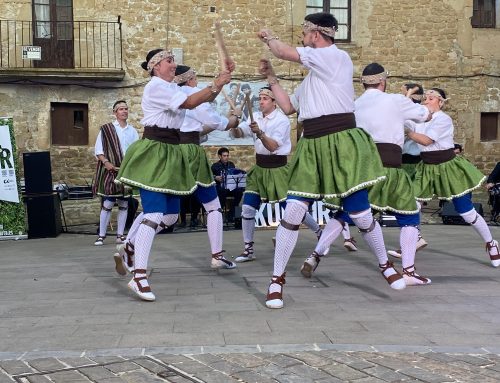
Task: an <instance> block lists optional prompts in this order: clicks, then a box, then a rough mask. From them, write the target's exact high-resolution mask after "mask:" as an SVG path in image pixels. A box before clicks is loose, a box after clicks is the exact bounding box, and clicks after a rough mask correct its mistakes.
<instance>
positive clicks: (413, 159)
mask: <svg viewBox="0 0 500 383" xmlns="http://www.w3.org/2000/svg"><path fill="white" fill-rule="evenodd" d="M420 161H422V157H420V155H418V156H414V155H413V154H408V153H403V164H418V163H419V162H420Z"/></svg>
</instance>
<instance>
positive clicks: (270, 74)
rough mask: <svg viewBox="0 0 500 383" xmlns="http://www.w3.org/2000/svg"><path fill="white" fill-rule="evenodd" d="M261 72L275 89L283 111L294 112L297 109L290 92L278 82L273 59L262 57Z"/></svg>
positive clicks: (273, 89)
mask: <svg viewBox="0 0 500 383" xmlns="http://www.w3.org/2000/svg"><path fill="white" fill-rule="evenodd" d="M259 73H260V74H262V75H263V76H265V77H266V78H267V82H268V83H269V86H270V87H271V90H272V91H273V94H274V97H275V98H276V103H277V104H278V106H279V107H280V108H281V110H282V111H283V113H285V114H287V115H288V114H292V113H295V112H296V110H295V108H294V107H293V105H292V103H291V102H290V97H289V96H288V93H287V92H286V91H285V90H284V89H283V88H282V87H281V85H280V84H279V82H278V78H277V77H276V74H275V73H274V69H273V67H272V65H271V61H269V60H268V59H260V61H259Z"/></svg>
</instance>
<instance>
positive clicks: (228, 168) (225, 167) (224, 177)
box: [212, 148, 245, 222]
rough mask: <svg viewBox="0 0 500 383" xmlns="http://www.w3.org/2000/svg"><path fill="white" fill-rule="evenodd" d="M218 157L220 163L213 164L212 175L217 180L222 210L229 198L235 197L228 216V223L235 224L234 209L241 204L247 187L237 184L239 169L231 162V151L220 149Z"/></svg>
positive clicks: (216, 185)
mask: <svg viewBox="0 0 500 383" xmlns="http://www.w3.org/2000/svg"><path fill="white" fill-rule="evenodd" d="M217 155H218V156H219V161H218V162H216V163H214V164H212V174H213V175H214V179H215V187H216V189H217V195H218V196H219V201H220V204H221V206H222V208H225V206H226V200H227V197H229V196H231V197H233V200H232V201H231V204H230V206H229V209H228V211H227V216H226V219H227V221H228V222H233V221H234V208H235V207H236V206H238V205H239V204H240V202H241V198H242V197H243V192H244V191H245V187H244V184H243V185H242V183H240V182H237V181H238V180H237V179H236V178H237V177H235V176H236V173H237V170H239V169H236V166H235V165H234V163H233V162H231V161H229V149H228V148H220V149H219V150H218V151H217ZM240 172H241V171H240ZM228 176H229V183H228ZM233 181H236V182H233ZM233 183H234V184H233Z"/></svg>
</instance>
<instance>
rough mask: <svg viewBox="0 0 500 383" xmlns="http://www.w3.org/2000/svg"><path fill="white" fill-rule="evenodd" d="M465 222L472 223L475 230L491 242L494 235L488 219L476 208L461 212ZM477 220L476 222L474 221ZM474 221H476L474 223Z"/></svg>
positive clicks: (484, 239) (485, 240)
mask: <svg viewBox="0 0 500 383" xmlns="http://www.w3.org/2000/svg"><path fill="white" fill-rule="evenodd" d="M460 215H461V216H462V218H463V219H464V221H465V222H467V223H470V224H471V225H472V227H473V228H474V230H476V232H477V233H478V234H479V235H480V236H481V238H482V239H483V241H484V242H491V241H492V240H493V237H492V235H491V231H490V228H489V227H488V225H487V224H486V221H485V220H484V218H483V217H481V216H480V215H479V214H478V213H477V211H476V209H472V210H470V211H468V212H467V213H462V214H460ZM474 221H475V222H474ZM473 222H474V223H473Z"/></svg>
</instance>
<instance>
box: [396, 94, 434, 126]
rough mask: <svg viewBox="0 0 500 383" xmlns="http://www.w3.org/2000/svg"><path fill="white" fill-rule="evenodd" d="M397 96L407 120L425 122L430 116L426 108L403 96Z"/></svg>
mask: <svg viewBox="0 0 500 383" xmlns="http://www.w3.org/2000/svg"><path fill="white" fill-rule="evenodd" d="M395 96H396V100H397V102H398V104H399V107H400V110H401V113H402V114H403V118H404V119H405V120H413V121H415V122H424V121H425V120H426V119H427V117H428V116H429V109H427V108H426V107H425V106H423V105H420V104H415V103H414V102H413V101H412V100H411V99H409V98H408V97H405V96H403V95H402V94H396V95H395Z"/></svg>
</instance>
